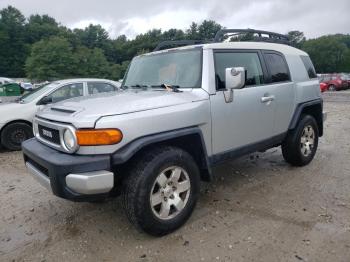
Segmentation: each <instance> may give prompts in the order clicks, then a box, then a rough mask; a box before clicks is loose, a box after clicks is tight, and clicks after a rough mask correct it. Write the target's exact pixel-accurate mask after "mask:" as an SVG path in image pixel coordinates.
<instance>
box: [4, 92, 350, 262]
mask: <svg viewBox="0 0 350 262" xmlns="http://www.w3.org/2000/svg"><path fill="white" fill-rule="evenodd" d="M325 97H326V99H325V100H326V102H325V109H326V111H328V112H329V114H328V119H327V122H326V127H325V132H326V133H325V136H324V137H323V138H322V139H321V140H320V145H319V150H318V153H317V155H316V158H315V159H314V161H313V162H312V163H311V164H310V165H308V166H306V167H303V168H295V167H291V166H289V165H287V164H286V163H285V162H284V161H283V158H282V156H281V152H280V149H272V150H269V151H267V152H265V153H256V154H252V155H250V156H247V157H243V158H240V159H238V160H236V161H233V162H230V163H228V164H226V165H224V166H221V167H219V168H217V170H216V171H215V172H216V174H217V178H216V180H215V181H214V182H213V183H210V184H203V185H202V193H201V196H200V200H199V203H198V205H197V208H196V210H195V212H194V213H193V215H192V217H191V219H190V220H189V221H188V222H187V224H186V225H185V226H184V227H182V228H181V229H180V230H178V231H177V232H175V233H173V234H171V235H168V236H165V237H162V238H154V237H150V236H148V235H145V234H143V233H139V232H137V231H136V230H135V229H134V228H133V227H132V226H131V225H130V224H129V222H128V221H127V219H126V217H125V215H124V213H123V210H122V207H121V203H120V199H116V200H112V201H109V202H107V203H103V204H89V203H71V202H67V201H65V200H62V199H59V198H56V197H54V196H52V195H50V194H49V193H48V192H47V191H46V190H45V189H44V188H42V187H41V186H40V185H39V184H38V183H36V182H35V181H34V180H33V179H32V178H31V177H30V176H29V175H28V174H27V172H26V171H25V168H24V165H23V161H22V156H21V153H20V152H2V153H0V163H1V164H0V196H1V197H0V261H63V260H66V261H332V262H333V261H344V262H348V261H349V260H350V191H349V188H350V162H349V159H350V140H349V132H350V96H347V97H348V99H344V97H343V96H342V95H341V94H339V95H336V96H334V95H325ZM338 97H340V98H338Z"/></svg>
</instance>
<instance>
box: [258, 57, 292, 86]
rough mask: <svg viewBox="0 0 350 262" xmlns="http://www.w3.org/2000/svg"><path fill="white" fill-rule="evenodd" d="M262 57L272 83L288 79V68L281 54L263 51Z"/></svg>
mask: <svg viewBox="0 0 350 262" xmlns="http://www.w3.org/2000/svg"><path fill="white" fill-rule="evenodd" d="M264 57H265V61H266V64H267V67H268V70H269V73H270V76H271V82H272V83H277V82H285V81H290V75H289V68H288V65H287V63H286V61H285V59H284V57H283V56H282V55H280V54H277V53H269V52H264Z"/></svg>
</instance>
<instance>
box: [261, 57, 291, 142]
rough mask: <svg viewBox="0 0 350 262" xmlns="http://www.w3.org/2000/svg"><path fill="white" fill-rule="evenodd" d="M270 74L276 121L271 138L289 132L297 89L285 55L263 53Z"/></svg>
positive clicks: (269, 83) (269, 82) (268, 80)
mask: <svg viewBox="0 0 350 262" xmlns="http://www.w3.org/2000/svg"><path fill="white" fill-rule="evenodd" d="M263 56H264V59H265V64H266V67H267V72H268V79H267V82H268V85H270V86H271V87H273V91H271V94H272V95H273V96H274V98H275V101H274V103H275V110H276V111H275V121H274V128H273V131H272V132H271V136H276V135H281V134H283V133H285V132H286V131H287V130H288V127H289V124H290V120H291V118H292V114H293V111H294V101H295V88H294V83H293V82H292V81H291V76H290V71H289V67H288V64H287V61H286V59H285V57H284V55H283V54H281V53H279V52H276V51H263Z"/></svg>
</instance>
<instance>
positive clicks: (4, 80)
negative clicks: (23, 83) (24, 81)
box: [0, 77, 15, 85]
mask: <svg viewBox="0 0 350 262" xmlns="http://www.w3.org/2000/svg"><path fill="white" fill-rule="evenodd" d="M14 82H15V81H14V80H12V79H10V78H7V77H0V85H3V84H8V83H14Z"/></svg>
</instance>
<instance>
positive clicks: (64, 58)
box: [0, 6, 350, 81]
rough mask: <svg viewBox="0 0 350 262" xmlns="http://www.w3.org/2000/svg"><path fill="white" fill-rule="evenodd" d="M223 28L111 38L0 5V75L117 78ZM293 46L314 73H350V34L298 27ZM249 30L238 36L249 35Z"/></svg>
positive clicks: (208, 23) (209, 24) (98, 29)
mask: <svg viewBox="0 0 350 262" xmlns="http://www.w3.org/2000/svg"><path fill="white" fill-rule="evenodd" d="M222 28H223V27H222V26H221V25H220V24H218V23H216V22H215V21H212V20H205V21H203V22H202V23H200V24H197V23H195V22H193V23H192V24H191V25H190V26H189V28H188V29H187V30H179V29H170V30H167V31H162V30H160V29H152V30H150V31H148V32H147V33H144V34H139V35H137V36H136V37H135V38H134V39H128V38H127V37H126V36H125V35H120V36H118V37H116V38H115V39H112V38H111V37H110V36H109V34H108V32H107V31H106V30H105V29H104V28H103V27H102V26H100V25H89V26H88V27H86V28H85V29H69V28H67V27H65V26H63V25H61V24H60V23H59V22H57V21H56V20H55V19H54V18H52V17H50V16H48V15H37V14H36V15H31V16H29V17H28V18H26V17H25V16H24V15H23V14H22V13H21V12H20V11H19V10H18V9H16V8H15V7H12V6H8V7H6V8H3V9H1V10H0V76H6V77H14V78H15V77H24V76H26V77H28V78H30V79H33V80H37V81H41V80H54V79H61V78H67V77H98V78H109V79H115V80H118V79H120V78H122V77H123V75H124V73H125V71H126V69H127V67H128V64H129V62H130V60H131V59H132V58H133V57H134V56H135V55H138V54H142V53H146V52H149V51H152V50H153V49H154V48H155V47H156V46H157V44H158V43H159V42H161V41H165V40H182V39H196V40H197V39H202V40H211V39H213V38H214V36H215V34H216V32H217V31H218V30H220V29H222ZM287 34H288V35H289V37H290V39H291V42H292V43H293V45H294V46H296V47H298V48H300V49H302V50H305V51H306V52H308V53H309V54H310V56H311V58H312V60H313V62H314V64H315V67H316V70H317V72H318V73H334V72H350V35H343V34H336V35H327V36H322V37H319V38H316V39H308V40H307V39H306V38H305V36H304V34H303V33H302V32H300V31H291V32H288V33H287ZM249 37H250V36H249V35H246V36H243V38H241V39H236V40H249Z"/></svg>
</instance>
